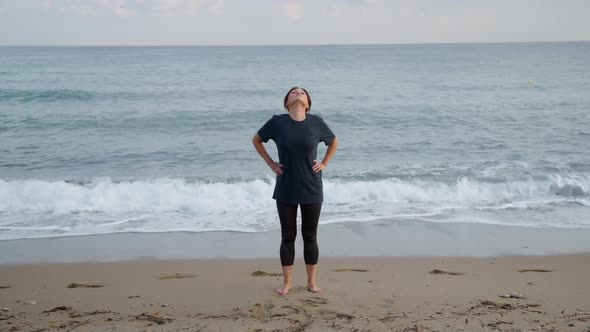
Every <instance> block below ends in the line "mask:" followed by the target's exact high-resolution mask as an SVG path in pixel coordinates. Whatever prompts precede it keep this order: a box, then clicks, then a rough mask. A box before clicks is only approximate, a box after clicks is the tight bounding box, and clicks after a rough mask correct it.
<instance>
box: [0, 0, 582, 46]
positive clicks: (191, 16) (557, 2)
mask: <svg viewBox="0 0 590 332" xmlns="http://www.w3.org/2000/svg"><path fill="white" fill-rule="evenodd" d="M570 40H590V0H471V1H469V0H407V1H400V0H389V1H388V0H300V1H296V0H0V45H271V44H281V45H283V44H374V43H379V44H380V43H455V42H516V41H570Z"/></svg>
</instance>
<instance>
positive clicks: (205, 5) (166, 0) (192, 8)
mask: <svg viewBox="0 0 590 332" xmlns="http://www.w3.org/2000/svg"><path fill="white" fill-rule="evenodd" d="M152 1H153V10H154V13H155V14H161V15H167V16H196V15H197V14H199V13H200V12H202V11H207V12H208V13H212V14H216V15H218V14H220V13H221V11H222V7H223V1H222V0H152Z"/></svg>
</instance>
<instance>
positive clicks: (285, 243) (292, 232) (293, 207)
mask: <svg viewBox="0 0 590 332" xmlns="http://www.w3.org/2000/svg"><path fill="white" fill-rule="evenodd" d="M299 205H300V206H301V234H302V235H303V259H304V260H305V264H310V265H314V264H317V263H318V255H319V249H318V241H317V229H318V221H319V220H320V211H321V209H322V203H315V204H299ZM277 210H278V212H279V219H280V220H281V265H282V266H290V265H293V263H294V261H295V238H296V237H297V204H289V203H283V202H279V201H277Z"/></svg>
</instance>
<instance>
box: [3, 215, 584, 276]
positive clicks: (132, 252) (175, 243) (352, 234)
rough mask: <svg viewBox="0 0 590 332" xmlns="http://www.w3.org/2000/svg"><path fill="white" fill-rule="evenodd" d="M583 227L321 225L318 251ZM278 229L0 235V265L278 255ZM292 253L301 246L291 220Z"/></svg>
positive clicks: (557, 241)
mask: <svg viewBox="0 0 590 332" xmlns="http://www.w3.org/2000/svg"><path fill="white" fill-rule="evenodd" d="M589 238H590V229H575V228H534V227H524V226H504V225H492V224H471V223H433V222H423V221H378V222H363V223H359V222H343V223H331V224H320V225H319V227H318V244H319V249H320V259H321V258H322V257H400V256H401V257H404V256H410V257H419V256H424V257H436V256H441V257H492V256H547V255H567V254H581V253H590V241H588V239H589ZM279 246H280V230H272V231H266V232H257V233H242V232H232V231H210V232H198V233H196V232H165V233H156V232H154V233H140V232H137V233H110V234H100V235H81V236H65V237H55V238H33V239H17V240H0V266H2V265H6V264H36V263H67V262H114V261H129V260H137V259H160V260H174V259H264V258H277V259H278V251H279ZM295 246H296V254H295V255H296V258H300V257H301V256H302V253H303V241H302V237H301V233H300V225H298V234H297V239H296V243H295Z"/></svg>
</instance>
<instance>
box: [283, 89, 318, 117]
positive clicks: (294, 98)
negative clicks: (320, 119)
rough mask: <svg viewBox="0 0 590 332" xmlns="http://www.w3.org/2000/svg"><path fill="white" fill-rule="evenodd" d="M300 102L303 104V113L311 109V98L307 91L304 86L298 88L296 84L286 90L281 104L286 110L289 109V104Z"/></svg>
mask: <svg viewBox="0 0 590 332" xmlns="http://www.w3.org/2000/svg"><path fill="white" fill-rule="evenodd" d="M295 103H301V104H303V105H304V106H305V113H309V110H310V109H311V98H310V97H309V93H307V90H305V89H304V88H300V87H298V86H294V87H292V88H291V90H289V92H287V94H286V95H285V99H284V100H283V106H284V107H285V110H287V112H288V111H289V106H291V105H293V104H295Z"/></svg>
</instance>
